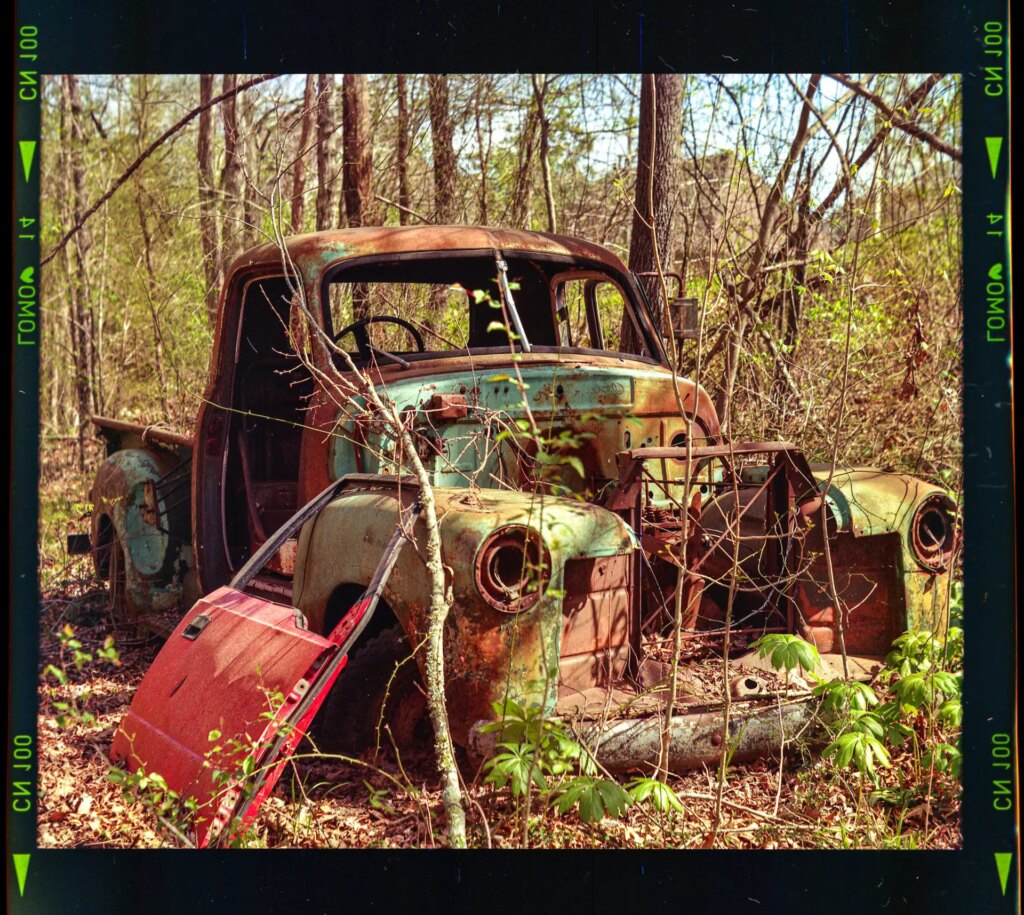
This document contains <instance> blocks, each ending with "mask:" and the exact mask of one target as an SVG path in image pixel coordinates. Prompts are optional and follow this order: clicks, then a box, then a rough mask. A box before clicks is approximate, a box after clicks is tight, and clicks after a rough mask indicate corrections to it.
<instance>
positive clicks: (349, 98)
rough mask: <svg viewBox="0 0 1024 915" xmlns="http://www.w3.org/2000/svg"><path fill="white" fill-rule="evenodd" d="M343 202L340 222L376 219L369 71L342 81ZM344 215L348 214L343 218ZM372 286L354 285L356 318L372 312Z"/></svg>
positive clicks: (355, 223) (355, 224)
mask: <svg viewBox="0 0 1024 915" xmlns="http://www.w3.org/2000/svg"><path fill="white" fill-rule="evenodd" d="M341 124H342V130H343V136H342V146H341V204H340V207H339V213H338V224H339V225H341V224H342V222H343V221H344V222H347V224H348V225H349V227H351V228H358V227H359V226H364V225H367V224H368V223H370V222H372V218H371V217H370V209H371V206H372V201H373V142H372V140H371V138H370V86H369V81H368V80H367V78H366V74H365V73H346V74H345V75H344V76H343V77H342V82H341ZM343 217H344V218H343ZM368 296H369V288H368V287H367V286H366V284H364V283H359V284H358V285H356V286H355V287H354V288H353V289H352V319H353V320H355V321H359V320H361V319H362V318H366V317H368V316H369V301H368Z"/></svg>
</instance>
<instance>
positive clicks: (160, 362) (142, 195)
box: [135, 74, 171, 421]
mask: <svg viewBox="0 0 1024 915" xmlns="http://www.w3.org/2000/svg"><path fill="white" fill-rule="evenodd" d="M148 114H149V77H148V76H146V75H145V74H143V75H142V76H140V77H139V109H138V118H137V119H136V124H135V128H136V129H135V140H136V144H137V146H138V150H137V152H138V153H141V152H142V150H143V148H144V147H145V143H144V140H145V137H146V133H147V130H148V126H149V125H148V124H147V116H148ZM135 210H136V212H137V213H138V215H139V232H140V234H141V235H142V261H143V263H144V264H145V267H146V303H147V305H148V308H149V317H150V321H151V322H152V325H153V368H154V371H155V372H156V379H157V382H158V384H159V387H160V389H159V392H158V396H159V398H160V408H161V410H162V411H163V419H164V420H165V421H169V420H170V418H171V410H170V406H169V405H168V402H167V393H168V390H169V387H168V384H167V372H166V367H165V365H164V340H163V333H162V331H161V328H160V315H159V312H158V311H157V297H158V294H159V288H160V283H159V281H158V280H157V274H156V267H155V266H154V264H153V233H152V232H151V231H150V229H149V213H148V212H147V206H146V191H145V185H144V184H143V181H142V175H141V174H140V175H139V176H138V177H137V178H136V180H135Z"/></svg>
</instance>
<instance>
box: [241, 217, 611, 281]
mask: <svg viewBox="0 0 1024 915" xmlns="http://www.w3.org/2000/svg"><path fill="white" fill-rule="evenodd" d="M284 244H285V246H286V247H287V249H288V253H289V255H290V256H291V258H292V260H294V261H295V262H296V263H297V264H299V265H300V266H302V267H308V266H309V264H310V262H311V261H313V262H318V263H320V264H324V263H328V262H331V261H335V260H341V259H344V258H350V257H365V256H368V255H374V254H406V253H410V254H411V253H414V252H424V251H460V250H461V251H472V250H481V249H494V250H499V251H504V252H516V253H520V254H548V255H561V256H563V257H578V258H585V259H586V260H589V261H596V262H597V263H599V264H601V265H602V266H605V267H608V268H610V269H612V270H616V271H625V269H626V268H625V266H624V264H623V263H622V261H621V260H619V258H618V257H616V256H615V255H614V254H613V253H612V252H611V251H609V250H608V249H607V248H602V247H601V246H600V245H595V244H592V243H591V242H588V241H584V240H583V239H581V238H573V237H571V236H568V235H554V234H552V233H550V232H527V231H524V230H521V229H500V228H492V227H490V226H366V227H363V228H358V229H332V230H328V231H324V232H310V233H307V234H304V235H292V236H289V237H287V238H285V239H284ZM262 263H266V264H275V265H278V264H280V263H281V251H280V248H279V246H278V245H277V244H276V243H275V242H267V243H264V244H261V245H257V246H256V247H254V248H250V249H249V250H248V251H246V252H244V253H243V254H241V255H239V257H238V258H237V259H236V261H235V263H234V265H233V266H234V267H243V266H254V265H257V264H262Z"/></svg>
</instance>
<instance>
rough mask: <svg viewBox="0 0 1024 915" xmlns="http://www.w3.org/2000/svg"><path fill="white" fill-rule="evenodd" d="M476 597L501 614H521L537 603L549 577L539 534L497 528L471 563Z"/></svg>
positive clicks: (518, 526) (516, 528) (523, 528)
mask: <svg viewBox="0 0 1024 915" xmlns="http://www.w3.org/2000/svg"><path fill="white" fill-rule="evenodd" d="M475 566H476V568H475V574H476V586H477V589H478V590H479V591H480V596H481V597H482V598H483V599H484V600H485V601H486V602H487V604H488V605H489V606H491V607H493V608H494V609H495V610H500V611H501V612H502V613H521V612H522V611H523V610H529V609H530V608H531V607H532V606H534V605H535V604H536V603H537V601H539V600H540V596H541V594H543V593H544V589H545V587H546V585H547V582H548V579H549V578H550V576H551V555H550V553H549V552H548V549H547V547H546V546H545V545H544V540H543V538H542V537H541V536H540V534H539V533H538V532H537V531H535V530H534V529H533V528H531V527H526V526H525V525H522V524H509V525H506V526H504V527H501V528H498V530H496V531H494V533H492V534H491V535H490V536H488V537H487V539H486V540H484V542H483V543H482V544H481V545H480V548H479V549H478V550H477V554H476V562H475Z"/></svg>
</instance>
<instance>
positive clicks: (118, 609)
mask: <svg viewBox="0 0 1024 915" xmlns="http://www.w3.org/2000/svg"><path fill="white" fill-rule="evenodd" d="M106 549H107V556H106V569H107V583H108V587H109V594H110V598H109V602H108V604H107V607H108V609H109V610H110V615H111V616H113V618H114V622H115V623H126V622H131V621H133V615H132V613H131V612H130V610H129V607H128V589H127V585H126V583H125V560H124V549H123V548H122V546H121V539H120V538H119V537H118V536H117V531H116V530H114V529H113V528H111V537H110V543H109V545H108V546H107V547H106Z"/></svg>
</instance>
